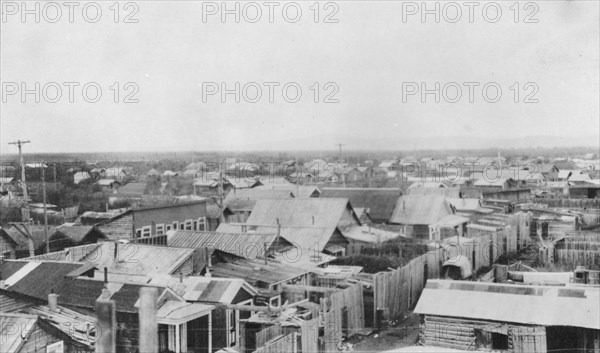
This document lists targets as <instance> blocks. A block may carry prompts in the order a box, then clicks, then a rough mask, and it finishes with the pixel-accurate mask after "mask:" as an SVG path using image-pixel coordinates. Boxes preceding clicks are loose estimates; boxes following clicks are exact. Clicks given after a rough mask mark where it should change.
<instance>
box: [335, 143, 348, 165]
mask: <svg viewBox="0 0 600 353" xmlns="http://www.w3.org/2000/svg"><path fill="white" fill-rule="evenodd" d="M336 146H338V147H339V148H340V163H342V146H346V145H345V144H343V143H337V144H336Z"/></svg>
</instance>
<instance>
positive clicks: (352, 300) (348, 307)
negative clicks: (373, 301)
mask: <svg viewBox="0 0 600 353" xmlns="http://www.w3.org/2000/svg"><path fill="white" fill-rule="evenodd" d="M329 300H330V301H331V306H332V307H338V308H340V309H341V310H342V314H343V315H346V316H347V320H345V322H346V325H345V327H344V333H345V334H346V336H352V335H354V334H357V333H359V332H361V331H362V330H363V329H364V327H365V318H364V313H365V310H364V302H363V289H362V286H361V285H360V284H355V285H353V286H351V287H349V288H346V289H344V290H341V291H339V292H335V293H332V294H331V296H330V297H329Z"/></svg>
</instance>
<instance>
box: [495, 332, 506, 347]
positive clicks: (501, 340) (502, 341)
mask: <svg viewBox="0 0 600 353" xmlns="http://www.w3.org/2000/svg"><path fill="white" fill-rule="evenodd" d="M492 349H500V350H507V349H508V335H503V334H501V333H497V332H492Z"/></svg>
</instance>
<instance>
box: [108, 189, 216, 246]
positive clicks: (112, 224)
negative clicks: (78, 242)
mask: <svg viewBox="0 0 600 353" xmlns="http://www.w3.org/2000/svg"><path fill="white" fill-rule="evenodd" d="M206 203H207V200H206V199H203V200H198V201H191V202H179V203H174V204H166V205H159V206H152V207H141V208H134V209H131V210H129V211H126V212H124V213H121V214H119V215H117V216H115V217H113V218H111V219H109V220H106V221H102V222H100V223H98V224H97V228H98V230H99V231H100V232H102V233H103V234H104V235H105V236H106V238H107V239H109V240H135V241H136V242H138V243H144V244H166V235H165V234H166V232H167V231H169V230H174V229H182V230H205V229H207V209H206Z"/></svg>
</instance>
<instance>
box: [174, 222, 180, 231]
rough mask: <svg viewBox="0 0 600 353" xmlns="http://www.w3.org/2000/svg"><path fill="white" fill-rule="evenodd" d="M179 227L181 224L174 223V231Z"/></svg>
mask: <svg viewBox="0 0 600 353" xmlns="http://www.w3.org/2000/svg"><path fill="white" fill-rule="evenodd" d="M178 227H179V223H177V222H173V230H177V229H178Z"/></svg>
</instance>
